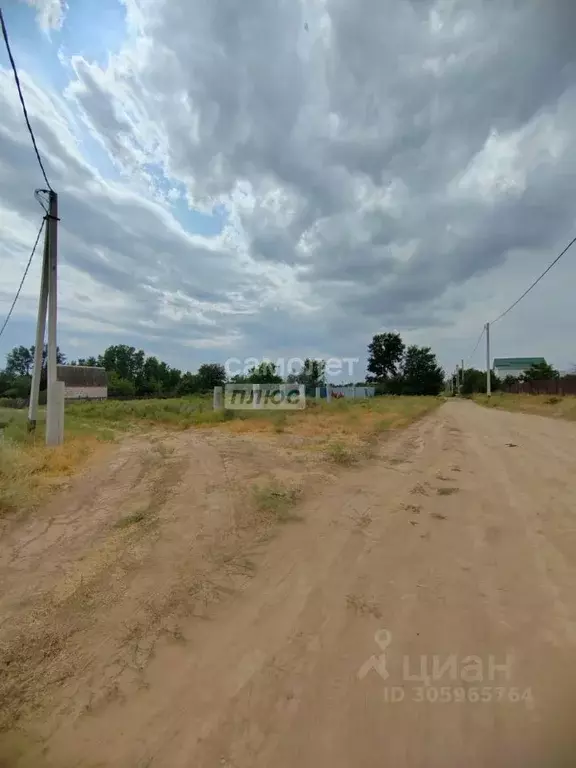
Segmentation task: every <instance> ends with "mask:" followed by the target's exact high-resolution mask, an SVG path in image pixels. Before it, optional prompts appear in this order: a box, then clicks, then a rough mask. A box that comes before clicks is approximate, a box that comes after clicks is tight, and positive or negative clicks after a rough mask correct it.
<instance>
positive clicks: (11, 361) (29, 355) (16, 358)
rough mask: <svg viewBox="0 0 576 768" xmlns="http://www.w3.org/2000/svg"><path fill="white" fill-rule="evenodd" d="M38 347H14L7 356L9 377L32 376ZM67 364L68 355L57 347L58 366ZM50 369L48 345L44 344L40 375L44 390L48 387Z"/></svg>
mask: <svg viewBox="0 0 576 768" xmlns="http://www.w3.org/2000/svg"><path fill="white" fill-rule="evenodd" d="M35 350H36V347H35V346H34V344H33V345H32V346H31V347H23V346H20V347H14V349H13V350H12V351H11V352H9V353H8V354H7V355H6V373H7V374H8V375H9V376H30V375H31V374H32V371H33V369H34V352H35ZM65 362H66V355H65V354H64V353H63V352H62V351H61V350H60V347H56V363H57V365H64V363H65ZM47 367H48V345H47V344H44V347H43V349H42V372H41V374H40V387H41V388H42V389H43V388H44V387H45V386H46V379H47V374H46V370H47Z"/></svg>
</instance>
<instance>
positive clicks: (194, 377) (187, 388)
mask: <svg viewBox="0 0 576 768" xmlns="http://www.w3.org/2000/svg"><path fill="white" fill-rule="evenodd" d="M199 391H200V380H199V378H198V374H196V373H185V374H183V375H182V377H181V378H180V381H179V382H178V385H177V387H176V394H178V395H194V394H195V393H196V392H199Z"/></svg>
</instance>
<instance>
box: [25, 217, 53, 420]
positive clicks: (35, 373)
mask: <svg viewBox="0 0 576 768" xmlns="http://www.w3.org/2000/svg"><path fill="white" fill-rule="evenodd" d="M44 221H45V224H44V226H45V229H44V254H43V257H42V278H41V282H40V301H39V302H38V319H37V321H36V343H35V346H34V368H33V369H32V383H31V385H30V403H29V405H28V431H29V432H34V431H35V429H36V421H37V419H38V397H39V395H40V378H41V375H42V353H43V351H44V333H45V330H46V311H47V309H48V280H49V277H48V268H49V259H48V248H49V244H50V233H49V231H48V226H47V223H48V222H47V219H45V220H44Z"/></svg>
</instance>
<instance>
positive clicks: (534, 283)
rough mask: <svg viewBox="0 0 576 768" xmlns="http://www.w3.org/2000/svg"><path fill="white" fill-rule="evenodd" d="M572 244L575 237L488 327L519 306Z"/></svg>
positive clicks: (574, 241) (575, 240)
mask: <svg viewBox="0 0 576 768" xmlns="http://www.w3.org/2000/svg"><path fill="white" fill-rule="evenodd" d="M574 243H576V237H575V238H574V239H573V240H571V241H570V242H569V243H568V245H567V246H566V248H564V250H563V251H562V253H560V254H559V255H558V256H556V258H555V259H554V261H553V262H552V263H551V264H549V265H548V266H547V267H546V269H545V270H544V272H542V274H541V275H540V277H539V278H538V279H537V280H534V282H533V283H532V285H531V286H530V287H529V288H527V289H526V290H525V291H524V293H523V294H522V296H520V298H519V299H516V301H515V302H514V304H511V305H510V306H509V307H508V309H507V310H506V311H505V312H502V314H501V315H498V317H497V318H496V320H492V322H491V323H490V325H494V323H497V322H498V320H502V318H503V317H505V316H506V315H507V314H508V312H510V310H511V309H514V307H515V306H516V305H517V304H519V303H520V302H521V301H522V299H523V298H524V296H526V295H527V294H529V293H530V291H531V290H532V288H534V286H536V285H538V283H539V282H540V280H542V278H543V277H544V275H546V274H547V273H548V272H550V270H551V269H552V267H553V266H554V264H557V263H558V262H559V261H560V259H561V258H562V256H564V254H565V253H566V251H567V250H568V249H569V248H571V247H572V246H573V245H574Z"/></svg>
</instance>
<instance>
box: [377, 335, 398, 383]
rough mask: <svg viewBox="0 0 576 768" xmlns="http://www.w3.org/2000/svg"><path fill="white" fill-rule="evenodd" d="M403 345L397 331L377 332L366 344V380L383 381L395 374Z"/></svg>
mask: <svg viewBox="0 0 576 768" xmlns="http://www.w3.org/2000/svg"><path fill="white" fill-rule="evenodd" d="M404 350H405V345H404V342H403V341H402V339H401V337H400V334H399V333H392V332H387V333H378V334H376V335H375V336H374V338H373V339H372V341H371V342H370V344H369V345H368V373H369V374H370V375H369V376H368V381H371V382H376V383H384V382H386V381H387V380H388V379H391V378H394V377H395V376H397V374H398V372H399V368H400V364H401V362H402V356H403V355H404Z"/></svg>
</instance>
